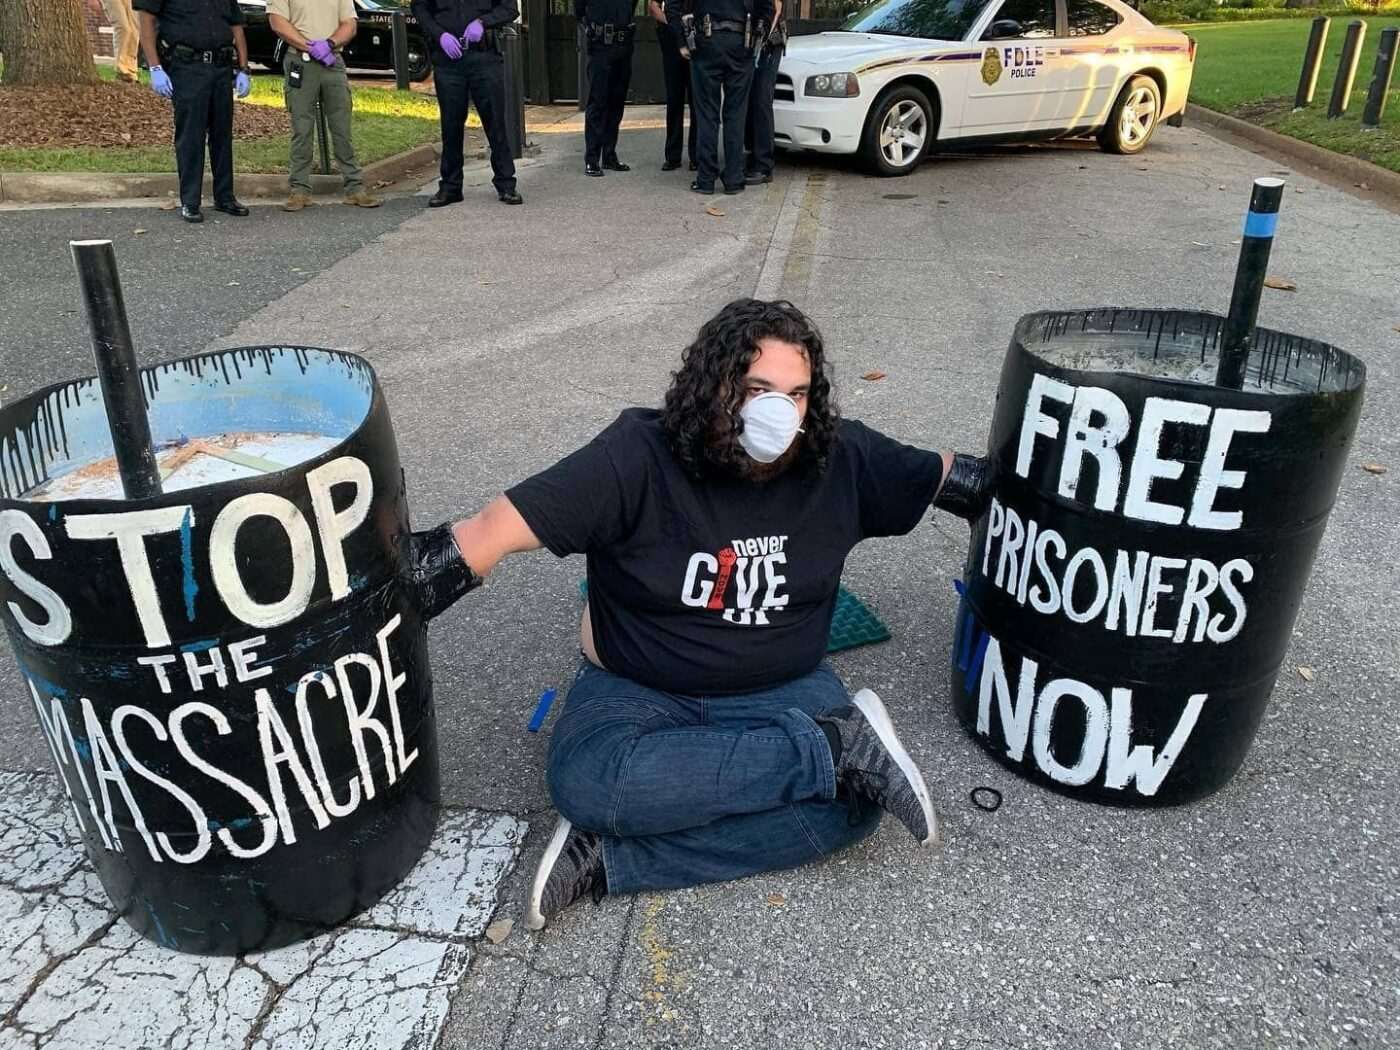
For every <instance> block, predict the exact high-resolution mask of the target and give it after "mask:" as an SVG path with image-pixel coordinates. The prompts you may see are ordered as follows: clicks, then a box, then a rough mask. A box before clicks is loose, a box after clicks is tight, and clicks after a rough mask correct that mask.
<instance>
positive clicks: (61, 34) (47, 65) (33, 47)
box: [0, 0, 97, 86]
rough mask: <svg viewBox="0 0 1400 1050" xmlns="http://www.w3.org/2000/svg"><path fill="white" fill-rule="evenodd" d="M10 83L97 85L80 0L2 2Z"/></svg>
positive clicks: (0, 39) (0, 33)
mask: <svg viewBox="0 0 1400 1050" xmlns="http://www.w3.org/2000/svg"><path fill="white" fill-rule="evenodd" d="M0 51H3V52H4V55H5V76H4V80H3V83H4V84H5V85H6V86H20V85H33V84H95V83H97V66H96V65H95V64H94V63H93V61H92V45H91V44H90V43H89V42H88V35H87V29H86V27H85V26H84V24H83V10H82V6H81V0H0Z"/></svg>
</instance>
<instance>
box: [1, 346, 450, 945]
mask: <svg viewBox="0 0 1400 1050" xmlns="http://www.w3.org/2000/svg"><path fill="white" fill-rule="evenodd" d="M142 379H143V386H144V391H145V396H146V402H147V411H148V414H149V418H150V422H151V431H152V437H153V442H154V445H155V447H156V449H157V462H158V465H159V466H160V467H161V469H162V473H163V474H164V475H166V477H165V478H164V479H163V486H164V491H163V493H162V494H161V495H160V496H157V497H153V498H149V499H141V500H124V499H121V498H119V497H120V495H121V488H120V485H119V483H118V482H117V479H116V477H115V467H114V464H113V462H112V459H111V457H112V449H111V439H110V435H109V434H108V433H107V430H106V421H105V419H104V418H103V413H102V404H101V398H100V395H98V393H97V390H96V387H95V385H94V384H93V383H92V381H90V380H83V381H78V382H75V383H69V384H64V385H63V386H60V387H55V388H52V389H50V390H46V391H41V392H39V393H37V394H34V395H32V396H31V397H28V398H25V399H23V400H21V401H19V402H16V403H14V404H12V405H9V406H7V407H6V408H5V409H3V410H0V461H3V462H4V463H5V464H6V465H7V466H6V467H5V468H4V469H0V492H3V496H0V607H3V608H4V609H5V610H6V627H7V629H8V632H9V635H10V639H11V642H12V644H13V646H14V649H15V653H16V656H17V658H18V662H19V664H20V667H21V670H22V671H23V673H24V674H25V676H26V677H27V679H28V694H29V695H28V698H27V699H28V701H29V702H30V703H32V705H33V708H34V711H35V714H36V716H37V720H38V724H39V728H40V731H41V733H42V734H43V736H44V739H45V741H46V743H47V745H48V747H49V750H50V753H51V756H52V758H53V761H54V764H55V767H56V768H57V771H58V774H59V778H60V782H61V784H62V786H63V787H64V789H65V790H66V791H67V793H68V797H69V800H70V802H71V804H72V810H73V813H74V816H75V819H76V820H77V822H78V825H79V827H80V828H81V830H82V833H83V837H84V841H85V843H86V847H87V850H88V854H89V856H90V858H91V859H92V861H93V864H94V866H95V868H96V869H97V872H98V875H99V877H100V878H101V880H102V882H103V885H104V887H105V888H106V890H107V892H108V894H109V896H110V897H111V899H112V902H113V904H114V906H115V907H116V908H117V910H118V911H119V912H120V913H121V914H122V915H123V916H124V917H125V918H126V920H127V921H128V922H129V923H131V925H132V926H134V927H135V928H136V929H138V930H140V931H141V932H142V933H144V934H146V935H147V936H149V937H151V938H152V939H154V940H157V941H159V942H160V943H162V944H164V945H166V946H167V947H171V948H176V949H179V950H183V951H193V952H203V953H215V954H232V953H236V952H242V951H248V950H253V949H265V948H270V947H274V946H276V945H279V944H285V943H287V942H289V941H292V940H295V939H298V938H300V937H304V936H307V935H309V934H311V933H315V932H318V931H320V930H323V929H325V928H327V927H329V926H333V925H335V924H337V923H339V922H342V921H343V920H345V919H346V918H348V917H349V916H350V915H352V914H354V913H355V912H357V911H359V910H361V909H363V908H366V907H368V906H370V905H371V904H373V903H374V902H375V901H376V900H378V899H379V897H380V896H381V895H382V894H383V893H385V892H386V891H387V890H388V889H390V888H391V887H392V886H393V885H394V884H395V883H396V882H397V881H398V880H399V879H400V878H401V877H402V876H403V875H404V874H406V873H407V872H408V870H409V869H410V868H411V867H412V866H413V864H414V862H415V861H416V860H417V859H418V857H419V856H420V855H421V853H422V851H423V849H424V848H425V847H426V845H427V843H428V841H429V839H430V837H431V835H432V830H433V827H434V824H435V821H436V815H437V806H438V801H439V787H438V767H437V745H436V728H435V718H434V713H433V705H432V683H431V676H430V673H429V669H428V665H427V653H426V617H425V615H424V613H423V606H422V603H421V602H420V600H419V596H418V595H417V594H416V593H415V592H414V591H413V590H412V588H411V587H409V586H408V585H407V584H406V583H405V580H406V579H407V578H408V573H407V572H406V570H405V561H404V559H405V555H406V543H407V534H408V509H407V503H406V497H405V493H404V485H403V477H402V472H401V470H400V468H399V461H398V453H397V449H396V447H395V444H394V437H393V432H392V429H391V427H390V423H389V417H388V411H387V408H386V406H385V404H384V399H383V396H382V394H381V393H380V391H379V388H378V385H377V383H376V381H375V378H374V374H373V372H372V370H371V369H370V367H369V365H368V364H367V363H366V362H364V361H363V360H361V359H359V358H356V357H353V356H352V355H348V354H341V353H337V352H334V351H326V350H315V349H307V348H254V349H251V350H230V351H223V352H221V353H217V354H210V355H203V356H201V357H198V358H193V359H189V360H187V361H180V362H174V363H172V364H168V365H164V366H161V367H159V368H155V369H149V370H147V371H146V372H145V373H143V376H142Z"/></svg>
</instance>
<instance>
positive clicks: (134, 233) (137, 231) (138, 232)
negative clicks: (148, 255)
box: [131, 226, 146, 237]
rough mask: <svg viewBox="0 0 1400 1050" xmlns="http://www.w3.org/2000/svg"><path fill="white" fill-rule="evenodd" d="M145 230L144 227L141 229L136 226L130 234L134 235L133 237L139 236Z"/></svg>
mask: <svg viewBox="0 0 1400 1050" xmlns="http://www.w3.org/2000/svg"><path fill="white" fill-rule="evenodd" d="M145 232H146V231H145V230H144V229H142V228H141V227H140V226H138V227H136V229H134V230H132V231H131V233H132V235H133V236H135V237H140V236H141V235H142V234H143V233H145Z"/></svg>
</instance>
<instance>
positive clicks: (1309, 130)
mask: <svg viewBox="0 0 1400 1050" xmlns="http://www.w3.org/2000/svg"><path fill="white" fill-rule="evenodd" d="M1350 21H1351V19H1350V18H1349V17H1334V18H1333V19H1332V24H1331V26H1330V27H1329V29H1328V34H1327V47H1326V50H1325V52H1324V56H1323V61H1322V72H1321V74H1320V75H1319V76H1318V79H1317V93H1316V95H1315V96H1314V99H1313V104H1312V106H1311V107H1309V108H1308V109H1306V110H1303V111H1302V112H1301V113H1293V112H1292V109H1293V95H1294V92H1296V91H1297V89H1298V74H1299V72H1300V70H1301V69H1302V65H1303V52H1304V51H1305V50H1306V48H1307V43H1308V32H1309V29H1310V27H1311V22H1310V20H1308V19H1288V20H1280V21H1276V22H1247V23H1235V24H1229V23H1226V24H1221V25H1194V26H1189V27H1184V28H1185V29H1186V31H1187V32H1188V33H1190V34H1191V36H1193V37H1195V38H1196V41H1197V45H1198V46H1197V53H1196V72H1195V76H1194V77H1193V78H1192V81H1191V101H1193V102H1197V103H1199V104H1201V105H1203V106H1207V107H1209V108H1211V109H1215V110H1219V111H1221V112H1223V113H1230V114H1232V115H1234V116H1237V117H1243V118H1244V119H1246V120H1249V121H1251V122H1252V123H1255V124H1259V125H1261V126H1263V127H1267V128H1270V129H1272V130H1274V131H1278V132H1282V133H1283V134H1285V135H1292V136H1293V137H1294V138H1298V139H1302V140H1304V141H1305V142H1311V143H1314V144H1316V145H1318V146H1325V147H1326V148H1328V149H1332V150H1336V151H1337V152H1339V153H1349V154H1351V155H1352V156H1356V157H1361V158H1363V159H1365V160H1369V161H1372V162H1373V163H1375V164H1379V165H1380V166H1381V167H1384V168H1389V169H1390V170H1392V171H1400V74H1397V75H1396V77H1395V78H1394V79H1393V80H1392V82H1391V89H1390V96H1389V99H1388V101H1387V103H1386V111H1385V117H1384V118H1383V120H1382V122H1381V127H1380V130H1378V131H1362V130H1361V112H1362V109H1363V108H1364V107H1365V103H1366V89H1367V87H1368V86H1369V85H1370V82H1371V68H1372V66H1373V65H1374V64H1375V60H1376V46H1377V44H1378V43H1379V42H1380V33H1381V29H1382V28H1384V27H1386V26H1393V25H1400V15H1389V16H1386V15H1382V16H1380V17H1372V18H1363V19H1362V21H1363V22H1365V23H1366V40H1365V41H1364V43H1363V46H1362V50H1361V62H1360V64H1359V65H1358V66H1357V71H1356V80H1355V82H1354V86H1353V90H1352V96H1351V102H1350V105H1349V106H1348V109H1347V112H1346V115H1345V116H1343V117H1341V118H1339V119H1337V120H1328V119H1327V100H1328V99H1329V98H1330V97H1331V94H1332V80H1333V77H1334V76H1335V75H1336V72H1337V63H1338V59H1339V58H1340V56H1341V50H1342V39H1343V37H1344V36H1345V34H1346V25H1347V23H1348V22H1350Z"/></svg>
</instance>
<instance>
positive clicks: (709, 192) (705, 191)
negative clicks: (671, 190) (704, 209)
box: [690, 179, 715, 197]
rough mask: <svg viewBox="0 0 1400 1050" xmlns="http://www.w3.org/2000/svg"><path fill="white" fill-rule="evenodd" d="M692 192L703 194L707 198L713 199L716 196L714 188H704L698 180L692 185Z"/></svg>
mask: <svg viewBox="0 0 1400 1050" xmlns="http://www.w3.org/2000/svg"><path fill="white" fill-rule="evenodd" d="M690 192H691V193H703V194H704V195H705V196H706V197H713V196H714V195H715V188H714V187H713V186H702V185H700V182H699V180H698V179H697V180H696V181H695V182H692V183H691V184H690Z"/></svg>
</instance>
